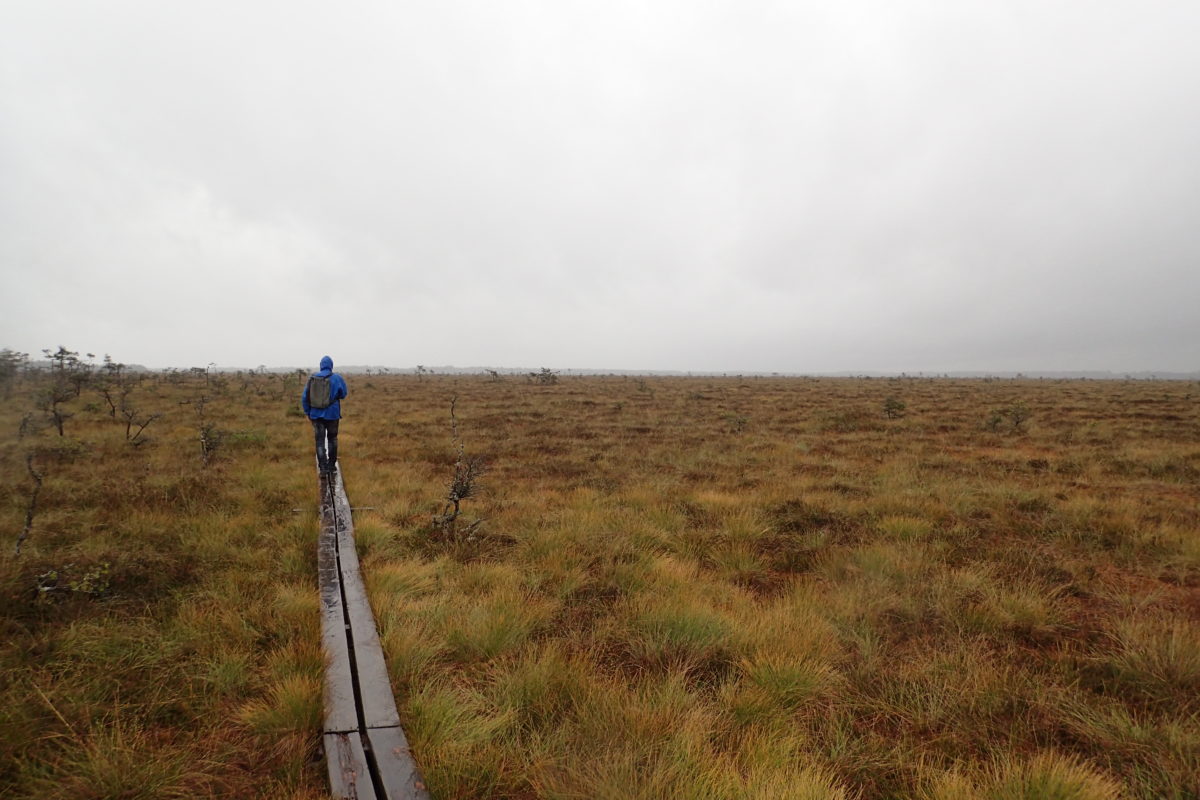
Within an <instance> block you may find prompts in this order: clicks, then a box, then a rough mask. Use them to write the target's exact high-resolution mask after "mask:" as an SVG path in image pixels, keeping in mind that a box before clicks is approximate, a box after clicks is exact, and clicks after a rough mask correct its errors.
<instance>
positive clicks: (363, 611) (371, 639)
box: [334, 475, 400, 728]
mask: <svg viewBox="0 0 1200 800" xmlns="http://www.w3.org/2000/svg"><path fill="white" fill-rule="evenodd" d="M334 497H335V501H336V502H338V521H339V523H340V525H339V528H340V530H339V532H338V550H339V554H340V558H341V569H342V574H341V580H342V588H343V590H344V592H345V596H346V609H347V611H348V612H349V616H350V630H351V631H352V633H353V639H354V660H355V664H356V666H357V667H358V690H359V694H360V699H361V702H362V711H363V719H364V720H365V721H366V725H367V727H368V728H389V727H393V726H397V725H399V724H400V714H399V713H398V712H397V710H396V699H395V696H394V695H393V694H392V683H391V679H390V678H389V677H388V671H387V664H386V662H385V661H384V658H383V646H382V645H381V644H380V642H379V631H378V629H377V628H376V627H375V615H374V613H372V611H371V602H370V600H368V598H367V590H366V586H364V585H363V579H362V571H361V570H360V569H359V564H358V553H357V551H356V549H355V544H354V523H353V520H352V519H351V516H350V503H349V501H348V500H347V499H346V492H345V489H344V488H343V487H342V484H341V476H340V475H339V476H338V481H337V486H336V490H335V494H334ZM343 509H344V510H343Z"/></svg>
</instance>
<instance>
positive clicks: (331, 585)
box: [317, 481, 358, 733]
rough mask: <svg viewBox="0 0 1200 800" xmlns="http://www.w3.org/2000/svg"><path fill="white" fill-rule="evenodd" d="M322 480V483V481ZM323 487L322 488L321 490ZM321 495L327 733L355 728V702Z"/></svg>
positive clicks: (332, 533)
mask: <svg viewBox="0 0 1200 800" xmlns="http://www.w3.org/2000/svg"><path fill="white" fill-rule="evenodd" d="M322 483H324V482H323V481H322ZM324 488H325V487H324V486H322V490H324ZM327 498H328V495H325V494H323V496H322V504H321V532H320V534H319V535H318V537H317V578H318V585H319V591H320V597H321V646H322V648H323V650H324V652H325V693H324V708H325V719H324V722H323V728H324V731H325V732H326V733H344V732H346V731H353V730H358V711H357V710H356V709H355V705H354V684H353V673H352V671H351V669H350V647H349V644H348V642H347V640H346V621H345V616H344V614H343V606H342V589H341V576H340V574H339V573H338V563H337V532H336V530H335V529H334V524H333V513H332V508H327V506H328V505H329V504H328V503H327V502H326V500H327ZM327 512H328V513H327Z"/></svg>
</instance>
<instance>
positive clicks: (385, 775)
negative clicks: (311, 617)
mask: <svg viewBox="0 0 1200 800" xmlns="http://www.w3.org/2000/svg"><path fill="white" fill-rule="evenodd" d="M320 492H321V502H320V508H321V533H320V536H319V538H318V544H317V571H318V574H319V582H320V587H321V640H322V645H323V647H324V650H325V721H324V726H323V730H322V740H323V742H324V745H325V760H326V762H327V765H328V767H329V787H330V792H331V794H332V795H333V796H334V797H337V798H353V799H354V800H430V798H429V792H428V791H427V790H426V788H425V784H424V781H423V780H422V779H421V775H420V773H419V772H418V770H417V765H416V762H414V761H413V758H412V754H411V753H410V752H409V749H408V740H407V739H406V738H405V736H404V731H403V730H401V728H400V715H399V714H398V713H397V711H396V699H395V697H394V696H393V695H392V686H391V682H390V681H389V680H388V673H387V666H386V665H385V664H384V661H383V648H382V647H381V646H380V644H379V632H378V630H377V629H376V627H375V616H374V614H372V613H371V605H370V603H369V602H368V601H367V592H366V588H365V587H364V586H363V581H362V573H361V571H360V570H359V567H358V553H357V551H356V550H355V547H354V522H353V520H352V519H351V515H350V501H349V500H347V499H346V490H345V487H344V486H343V484H342V473H341V469H340V468H339V469H338V471H337V472H336V473H334V475H332V476H326V475H322V476H321V477H320Z"/></svg>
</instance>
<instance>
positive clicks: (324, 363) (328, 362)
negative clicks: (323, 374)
mask: <svg viewBox="0 0 1200 800" xmlns="http://www.w3.org/2000/svg"><path fill="white" fill-rule="evenodd" d="M321 369H333V359H332V358H330V357H329V356H325V357H324V358H322V359H321Z"/></svg>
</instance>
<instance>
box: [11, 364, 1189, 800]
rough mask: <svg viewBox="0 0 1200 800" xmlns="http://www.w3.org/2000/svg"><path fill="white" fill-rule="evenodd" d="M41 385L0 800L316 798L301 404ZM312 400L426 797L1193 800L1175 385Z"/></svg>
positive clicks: (533, 391)
mask: <svg viewBox="0 0 1200 800" xmlns="http://www.w3.org/2000/svg"><path fill="white" fill-rule="evenodd" d="M48 355H49V356H50V360H49V361H48V362H46V363H44V364H41V365H39V366H34V365H32V364H29V363H27V362H22V361H21V360H20V359H17V358H15V356H14V354H12V353H11V352H10V351H5V360H4V362H3V367H4V371H3V375H2V376H0V378H2V380H3V386H2V387H0V392H2V394H3V398H4V402H3V404H2V405H0V409H2V411H0V442H2V443H3V448H2V450H0V475H2V480H0V514H2V516H0V546H2V547H3V548H4V557H3V558H2V559H0V630H2V632H3V638H2V642H0V795H3V796H4V797H14V798H26V797H29V798H33V797H37V798H64V800H65V799H66V798H71V799H72V800H87V798H129V799H131V800H132V799H133V798H198V797H237V798H253V797H259V798H296V799H297V800H298V799H299V798H323V797H326V796H327V792H328V789H327V784H326V773H325V766H324V762H323V760H322V759H323V756H322V753H321V752H320V749H319V742H320V739H319V736H318V733H319V730H320V725H321V714H322V672H323V668H324V659H323V655H322V649H321V637H320V631H319V624H320V623H319V610H318V593H317V566H316V565H317V553H316V536H317V530H318V518H317V504H318V499H319V498H318V489H317V476H316V468H315V464H314V461H313V443H312V432H311V428H310V426H309V425H308V423H307V422H306V420H305V419H304V417H303V416H302V413H301V411H300V409H299V395H300V392H301V389H302V388H303V385H304V379H305V376H306V374H307V373H306V371H296V372H291V373H285V374H278V373H268V372H266V371H243V372H237V373H233V372H225V373H219V372H216V371H209V370H205V369H193V370H169V371H164V372H144V371H132V370H129V369H128V368H125V367H123V366H122V365H120V364H117V363H115V362H113V361H111V360H108V359H106V360H105V362H104V363H95V361H94V360H88V359H86V358H84V357H82V356H79V354H77V353H72V352H71V351H67V350H65V349H64V348H60V349H59V350H58V351H55V352H52V353H49V354H48ZM346 377H347V380H348V382H349V386H350V395H349V397H348V398H347V400H346V401H344V403H343V415H344V417H343V421H342V427H341V437H340V464H341V475H342V479H343V480H344V484H345V487H346V492H347V495H348V497H349V499H350V501H351V503H352V505H353V506H354V508H355V511H354V528H355V535H356V537H357V547H358V553H359V558H360V560H361V565H362V573H363V576H364V578H365V580H366V584H367V589H368V593H369V597H370V601H371V605H372V607H373V609H374V613H375V617H376V620H377V623H378V627H379V635H380V639H381V641H382V645H383V650H384V654H385V657H386V661H387V667H388V672H389V674H390V678H391V682H392V686H393V689H394V691H395V696H396V700H397V703H398V706H399V710H400V716H401V718H402V722H403V726H404V729H405V731H406V733H407V735H408V739H409V742H410V744H411V746H412V752H413V755H414V757H415V759H416V761H417V763H418V764H419V766H420V768H421V770H422V772H423V774H424V778H425V781H426V783H427V785H428V788H429V791H430V793H431V794H432V796H433V797H434V798H437V799H438V800H450V799H451V798H462V799H463V800H466V798H564V799H565V798H580V799H581V800H582V799H583V798H602V799H603V798H612V799H614V800H615V799H616V798H646V799H647V800H649V799H650V798H684V799H685V800H688V799H691V798H695V799H697V800H699V799H700V798H714V799H716V798H731V799H732V798H746V799H747V800H750V799H751V798H755V799H761V800H776V799H778V800H783V799H784V798H810V799H811V800H825V798H830V799H831V800H872V799H874V798H909V799H911V800H959V799H964V800H973V799H975V800H984V799H986V800H1008V799H1009V798H1018V799H1019V798H1028V799H1029V800H1033V799H1034V798H1044V799H1046V800H1052V799H1054V798H1061V799H1062V800H1068V799H1069V798H1070V799H1074V800H1109V799H1115V798H1129V799H1130V800H1152V799H1157V798H1169V799H1170V800H1185V799H1186V798H1196V797H1197V796H1198V787H1200V385H1197V383H1196V382H1194V381H1153V380H1108V381H1099V380H1035V379H972V380H967V379H949V378H914V377H898V378H837V379H834V378H801V377H795V378H785V377H740V376H723V377H669V378H668V377H637V376H586V377H581V376H566V375H558V374H555V373H554V372H552V371H550V370H543V371H541V372H539V373H531V374H529V375H500V374H491V375H487V374H484V375H477V376H472V375H453V376H451V375H439V374H429V373H428V372H426V371H424V370H422V371H420V372H419V373H413V372H411V371H410V372H407V373H405V374H351V375H347V376H346ZM452 483H454V484H457V485H458V488H459V490H460V491H459V492H458V497H459V499H460V503H459V505H460V508H459V512H460V513H459V515H458V516H457V517H456V518H453V519H451V518H450V515H448V514H447V513H446V512H447V493H448V490H449V487H450V486H451V484H452Z"/></svg>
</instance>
